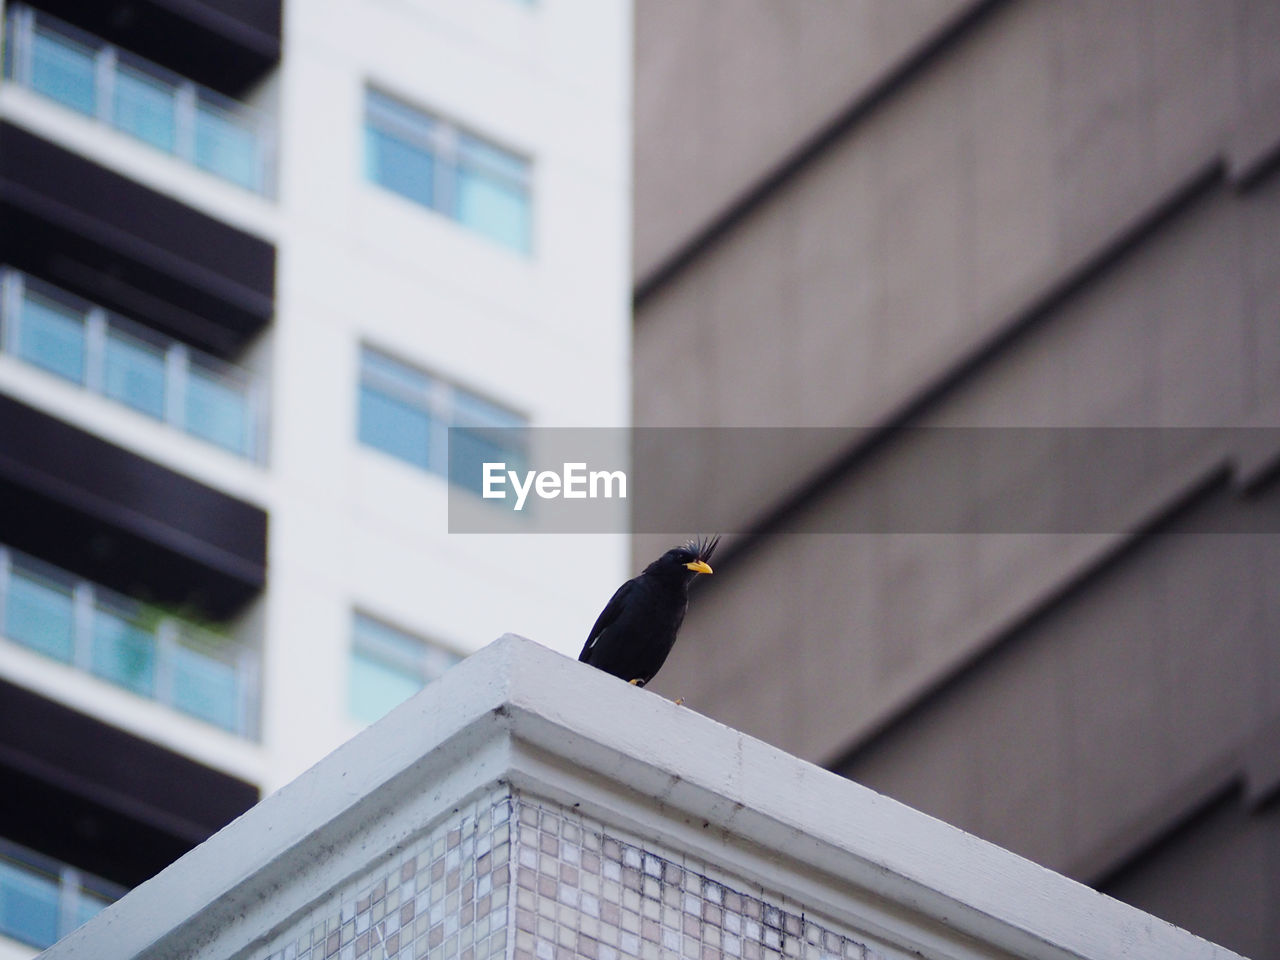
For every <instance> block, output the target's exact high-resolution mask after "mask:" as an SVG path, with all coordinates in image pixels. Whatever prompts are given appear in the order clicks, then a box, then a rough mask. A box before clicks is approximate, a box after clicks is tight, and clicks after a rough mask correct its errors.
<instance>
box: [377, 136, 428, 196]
mask: <svg viewBox="0 0 1280 960" xmlns="http://www.w3.org/2000/svg"><path fill="white" fill-rule="evenodd" d="M365 165H366V166H365V174H366V176H368V178H369V179H370V180H372V181H373V182H374V183H378V184H381V185H382V186H384V187H386V188H387V189H388V190H394V191H395V192H396V193H398V194H400V195H401V196H405V197H408V198H409V199H410V200H413V201H416V202H417V203H420V204H422V205H423V206H427V207H432V206H435V185H434V178H435V157H434V155H433V154H432V153H431V151H429V150H427V149H425V148H423V147H418V146H414V145H413V144H410V143H408V142H407V141H405V140H402V139H400V138H399V137H395V136H392V135H391V134H389V133H386V132H384V131H381V130H376V129H374V128H372V127H368V128H366V130H365Z"/></svg>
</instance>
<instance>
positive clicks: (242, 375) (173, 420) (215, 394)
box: [0, 267, 263, 462]
mask: <svg viewBox="0 0 1280 960" xmlns="http://www.w3.org/2000/svg"><path fill="white" fill-rule="evenodd" d="M0 352H3V353H7V354H10V355H11V356H14V357H17V358H18V359H20V360H22V361H24V362H25V363H29V364H31V365H32V366H34V367H39V368H40V369H41V370H44V371H46V372H47V373H52V374H54V375H55V376H58V377H61V378H62V379H64V380H68V381H70V382H71V383H76V384H79V385H81V386H83V387H85V388H87V389H89V390H92V391H93V392H94V393H98V394H101V395H102V396H105V397H109V398H111V399H112V400H115V401H116V402H118V403H122V404H124V405H125V406H127V407H130V408H131V409H133V410H136V411H138V412H139V413H143V414H146V415H147V416H149V417H153V418H155V419H156V420H160V421H163V422H164V423H167V424H169V425H170V426H173V427H176V428H177V429H179V430H182V431H184V432H186V433H189V434H191V435H192V436H194V437H198V438H199V439H201V440H204V441H206V442H208V443H212V444H214V445H215V446H218V447H221V448H222V449H224V450H228V451H230V452H231V453H234V454H236V455H238V456H241V457H245V458H246V459H249V460H253V461H255V462H261V460H262V453H263V451H262V433H263V431H262V429H261V423H262V420H263V417H262V415H261V408H262V402H261V391H260V390H259V389H258V384H257V381H256V379H255V378H253V377H252V376H250V375H249V374H248V373H247V372H245V371H244V370H241V369H239V368H237V367H234V366H232V365H231V364H227V363H223V362H222V361H220V360H217V359H215V358H214V357H211V356H208V355H206V354H203V353H201V352H200V351H198V350H195V349H193V348H191V347H189V346H187V345H186V344H184V343H180V342H178V341H176V340H172V339H170V338H168V337H166V336H164V335H163V334H160V333H157V332H156V331H154V330H151V329H149V328H147V327H143V326H141V325H140V324H136V323H133V322H131V321H129V320H127V319H125V318H124V317H120V316H116V315H115V314H112V313H109V312H108V311H106V310H105V309H103V308H101V307H97V306H94V305H93V304H90V303H86V302H85V301H83V300H81V299H80V298H78V297H76V296H74V295H72V294H70V293H67V292H65V291H63V290H60V289H58V288H57V287H54V286H53V285H51V284H47V283H44V282H42V281H40V280H37V279H36V278H34V277H31V276H28V275H27V274H24V273H22V272H21V271H18V270H14V269H12V268H9V267H0Z"/></svg>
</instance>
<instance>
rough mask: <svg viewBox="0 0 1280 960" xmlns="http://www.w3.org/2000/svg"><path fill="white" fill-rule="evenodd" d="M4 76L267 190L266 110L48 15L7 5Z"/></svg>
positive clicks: (269, 179) (269, 150)
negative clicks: (260, 110)
mask: <svg viewBox="0 0 1280 960" xmlns="http://www.w3.org/2000/svg"><path fill="white" fill-rule="evenodd" d="M5 77H6V79H8V80H10V81H11V82H13V83H17V84H19V85H20V86H23V87H26V88H27V89H29V90H33V91H35V92H36V93H39V94H41V95H42V96H45V97H48V98H49V99H51V100H54V101H56V102H58V103H60V104H62V105H63V106H64V107H68V108H70V109H71V110H74V111H76V112H77V113H80V114H83V115H84V116H87V117H92V118H94V119H96V120H98V121H99V122H101V123H105V124H107V125H108V126H111V127H114V128H115V129H117V130H120V131H122V132H124V133H127V134H129V135H130V136H131V137H134V138H135V139H137V140H141V141H142V142H144V143H146V144H149V145H150V146H152V147H154V148H156V149H157V150H162V151H164V152H165V153H168V154H171V155H173V156H176V157H179V158H181V159H182V160H184V161H186V162H187V163H190V164H192V165H194V166H196V167H198V168H200V169H201V170H204V171H207V172H208V173H211V174H213V175H214V176H216V177H219V178H221V179H223V180H226V181H229V182H231V183H234V184H237V185H238V186H241V187H244V188H245V189H246V190H250V191H252V192H254V193H258V194H262V195H267V196H269V195H270V194H271V192H272V177H271V171H272V166H273V163H272V160H273V153H274V151H273V148H272V139H271V137H270V136H269V135H268V129H267V125H266V123H265V122H264V119H263V117H261V116H260V115H258V114H257V113H256V112H255V111H253V110H252V109H251V108H250V107H248V106H246V105H245V104H242V103H239V102H237V101H235V100H231V99H230V98H228V97H224V96H222V95H221V94H219V93H217V92H215V91H213V90H210V89H208V88H207V87H203V86H200V85H199V84H196V83H194V82H193V81H191V80H188V79H186V78H184V77H180V76H178V75H177V74H174V73H172V72H170V71H168V70H166V69H165V68H163V67H161V66H158V65H156V64H154V63H151V62H149V61H146V60H143V59H142V58H140V57H136V56H134V55H132V54H130V53H128V52H127V51H125V50H121V49H119V48H117V47H115V46H113V45H112V44H109V43H107V42H106V41H104V40H102V39H100V38H98V37H95V36H93V35H92V34H88V33H85V32H84V31H82V30H78V29H76V28H75V27H73V26H71V25H69V24H66V23H63V22H62V21H60V20H57V19H56V18H54V17H51V16H49V15H48V14H45V13H42V12H38V11H35V10H33V9H31V8H30V7H24V6H14V7H12V8H11V9H10V11H9V15H8V42H7V44H6V57H5Z"/></svg>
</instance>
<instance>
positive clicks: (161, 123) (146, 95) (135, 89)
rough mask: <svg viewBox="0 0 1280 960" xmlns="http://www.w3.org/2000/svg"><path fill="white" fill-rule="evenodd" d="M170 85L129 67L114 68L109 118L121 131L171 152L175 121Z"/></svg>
mask: <svg viewBox="0 0 1280 960" xmlns="http://www.w3.org/2000/svg"><path fill="white" fill-rule="evenodd" d="M176 92H177V91H176V90H175V89H174V88H173V86H172V85H170V84H168V83H165V82H164V81H163V80H160V79H158V78H156V77H150V76H147V74H145V73H142V72H141V71H139V70H135V69H133V68H132V67H127V66H124V65H121V66H120V67H119V68H118V69H117V70H116V82H115V104H114V107H115V112H114V114H113V117H112V119H113V122H114V123H115V125H116V126H117V127H119V128H120V129H121V130H123V131H124V132H125V133H129V134H132V135H133V136H135V137H137V138H138V139H139V140H144V141H146V142H147V143H149V144H151V145H152V146H153V147H158V148H160V149H161V150H164V151H165V152H166V153H173V150H174V144H175V142H176V131H177V124H176V121H175V120H174V115H175V113H174V96H175V94H176Z"/></svg>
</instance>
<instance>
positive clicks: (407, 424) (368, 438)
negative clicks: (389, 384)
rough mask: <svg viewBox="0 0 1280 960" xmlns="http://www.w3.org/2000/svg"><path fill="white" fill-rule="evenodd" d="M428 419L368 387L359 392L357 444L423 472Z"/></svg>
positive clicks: (427, 460)
mask: <svg viewBox="0 0 1280 960" xmlns="http://www.w3.org/2000/svg"><path fill="white" fill-rule="evenodd" d="M430 437H431V417H430V415H428V414H427V412H426V411H425V410H423V409H421V408H420V407H415V406H412V405H411V404H408V403H405V402H404V401H402V400H399V399H397V398H395V397H392V396H390V395H389V394H387V393H384V392H383V391H381V390H378V389H376V388H374V387H370V386H361V388H360V442H361V443H365V444H368V445H369V446H371V447H376V448H377V449H379V450H382V451H384V452H386V453H389V454H391V455H392V456H393V457H399V458H400V459H401V460H406V461H408V462H409V463H412V464H414V465H416V466H419V467H422V468H423V469H429V468H431V464H430V455H429V449H430Z"/></svg>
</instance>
